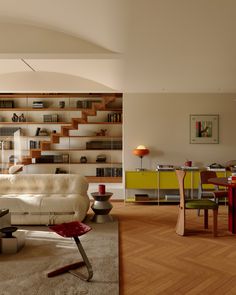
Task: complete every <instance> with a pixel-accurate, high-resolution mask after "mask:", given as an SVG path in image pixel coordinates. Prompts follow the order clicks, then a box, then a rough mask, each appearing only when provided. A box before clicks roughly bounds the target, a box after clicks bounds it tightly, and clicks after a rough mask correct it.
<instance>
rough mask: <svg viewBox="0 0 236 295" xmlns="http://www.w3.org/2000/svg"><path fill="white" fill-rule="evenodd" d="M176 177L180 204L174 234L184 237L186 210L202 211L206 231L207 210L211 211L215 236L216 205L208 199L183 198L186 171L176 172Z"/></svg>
mask: <svg viewBox="0 0 236 295" xmlns="http://www.w3.org/2000/svg"><path fill="white" fill-rule="evenodd" d="M176 175H177V179H178V184H179V193H180V204H179V213H178V220H177V224H176V233H177V234H178V235H181V236H184V235H185V234H186V212H185V211H186V209H204V228H205V229H208V210H210V209H212V210H213V236H214V237H216V236H217V217H218V204H217V203H216V202H215V201H212V200H209V199H195V200H193V199H191V200H188V199H186V198H185V192H184V179H185V176H186V171H184V170H176Z"/></svg>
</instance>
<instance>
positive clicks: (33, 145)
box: [29, 140, 40, 149]
mask: <svg viewBox="0 0 236 295" xmlns="http://www.w3.org/2000/svg"><path fill="white" fill-rule="evenodd" d="M29 148H30V149H39V148H40V141H36V140H30V141H29Z"/></svg>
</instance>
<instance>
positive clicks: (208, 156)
mask: <svg viewBox="0 0 236 295" xmlns="http://www.w3.org/2000/svg"><path fill="white" fill-rule="evenodd" d="M234 99H236V94H235V95H234V94H186V93H184V94H125V95H124V97H123V103H124V108H123V109H124V170H129V169H131V170H132V169H135V168H136V167H139V166H140V159H139V158H137V157H136V156H134V155H133V154H132V150H133V149H134V148H135V147H136V146H137V145H139V144H143V145H146V146H147V147H149V149H150V154H149V155H148V156H146V157H144V159H143V164H144V167H145V168H147V169H155V168H156V165H157V164H158V163H159V164H173V165H183V163H184V162H185V161H186V159H191V160H192V161H193V165H197V166H204V165H208V164H210V163H213V162H219V163H222V164H224V163H225V162H227V161H229V160H234V159H236V130H235V125H236V121H235V119H236V100H235V101H234ZM190 114H219V140H220V143H219V144H190V143H189V142H190V140H189V133H190V131H189V125H190V123H189V115H190Z"/></svg>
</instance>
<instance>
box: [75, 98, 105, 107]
mask: <svg viewBox="0 0 236 295" xmlns="http://www.w3.org/2000/svg"><path fill="white" fill-rule="evenodd" d="M93 102H100V100H77V102H76V107H77V108H79V109H91V108H92V103H93Z"/></svg>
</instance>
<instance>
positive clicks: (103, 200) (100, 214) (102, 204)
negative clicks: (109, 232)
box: [91, 192, 113, 223]
mask: <svg viewBox="0 0 236 295" xmlns="http://www.w3.org/2000/svg"><path fill="white" fill-rule="evenodd" d="M91 195H92V197H93V198H94V202H93V204H92V206H91V208H92V210H93V212H94V213H95V214H94V216H93V217H92V219H91V220H92V221H93V222H96V223H106V222H112V221H113V218H112V216H111V215H110V214H109V212H110V211H111V209H112V207H113V206H112V204H111V203H110V202H109V199H110V197H111V196H112V195H113V193H109V192H106V193H105V194H100V193H99V192H95V193H91Z"/></svg>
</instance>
